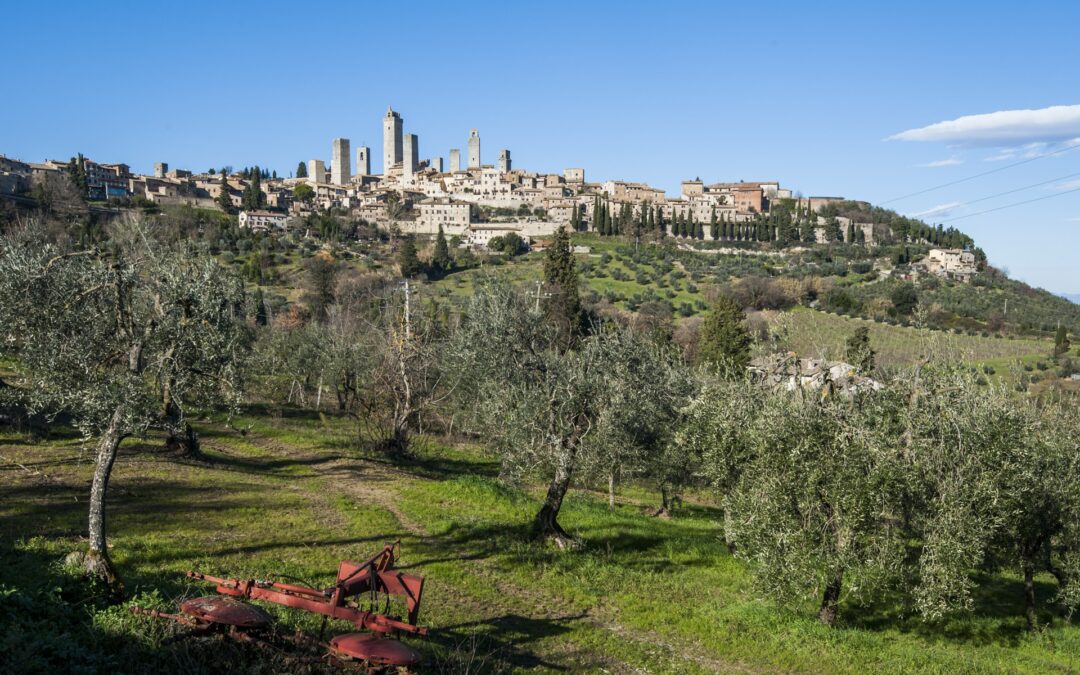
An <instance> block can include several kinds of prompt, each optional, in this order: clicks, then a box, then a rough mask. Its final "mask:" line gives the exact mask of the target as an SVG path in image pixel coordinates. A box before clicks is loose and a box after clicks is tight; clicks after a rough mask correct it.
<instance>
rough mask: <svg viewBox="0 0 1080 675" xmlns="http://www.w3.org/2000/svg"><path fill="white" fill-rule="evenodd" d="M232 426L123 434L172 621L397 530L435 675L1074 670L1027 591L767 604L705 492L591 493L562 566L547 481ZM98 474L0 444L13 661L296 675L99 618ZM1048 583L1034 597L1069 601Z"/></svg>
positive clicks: (146, 572)
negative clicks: (200, 577) (215, 588)
mask: <svg viewBox="0 0 1080 675" xmlns="http://www.w3.org/2000/svg"><path fill="white" fill-rule="evenodd" d="M237 426H239V427H241V428H244V429H246V430H247V433H246V434H245V435H241V434H240V433H237V432H236V431H232V430H229V429H227V428H226V427H225V426H224V425H223V424H221V423H220V422H209V421H208V422H205V423H203V424H202V425H201V429H200V431H201V433H202V436H203V439H204V444H205V450H206V455H207V461H192V460H184V459H180V458H178V457H175V456H171V455H170V454H169V453H167V452H166V451H165V450H164V449H163V447H162V445H161V443H160V441H158V440H155V439H148V440H145V441H141V442H140V441H129V442H126V443H125V444H124V446H123V448H122V457H121V458H120V460H119V461H118V463H117V466H116V469H115V472H114V481H113V487H112V493H111V499H110V503H109V509H110V516H111V520H110V526H111V530H112V539H111V543H112V545H113V549H112V555H113V558H114V560H115V562H116V563H117V564H118V565H119V568H120V571H121V574H122V576H123V577H124V579H125V580H126V582H127V589H128V592H129V595H131V596H132V597H133V600H132V602H137V603H139V604H142V605H148V606H154V607H158V608H160V609H170V608H172V607H174V606H175V602H176V601H177V600H178V599H180V598H183V597H189V596H194V595H202V594H206V593H207V592H208V591H209V588H207V587H205V586H202V585H197V584H191V583H189V582H188V580H186V579H185V578H184V577H183V572H184V571H186V570H188V569H199V570H202V571H205V572H209V573H213V574H225V575H235V576H246V575H253V576H260V577H262V576H269V575H289V576H292V577H296V578H299V579H303V580H305V581H307V582H310V583H314V584H317V585H321V584H323V583H327V582H329V581H330V580H331V579H332V576H333V572H334V570H335V568H336V564H337V562H338V560H340V559H342V558H352V559H357V558H364V557H366V556H367V555H369V554H370V553H372V552H374V551H375V550H377V549H378V548H379V547H381V545H382V544H383V543H385V542H388V541H393V540H396V539H400V540H401V542H402V548H403V554H404V556H403V560H402V565H403V567H405V568H406V569H408V570H410V571H413V572H417V573H421V574H424V575H425V576H426V577H427V586H426V590H425V598H424V603H423V609H422V612H421V620H422V622H423V623H424V624H426V625H428V626H430V628H431V635H430V636H429V637H428V638H426V639H423V640H414V641H412V644H414V645H415V646H417V648H419V649H420V650H421V651H423V652H424V653H425V654H426V655H427V656H428V657H429V659H430V663H429V667H428V669H430V670H442V671H445V672H463V671H464V670H465V665H466V663H470V662H471V664H472V666H473V667H474V669H473V671H472V672H476V668H475V666H477V665H481V666H486V667H489V668H491V669H492V670H495V669H512V670H533V671H541V672H548V671H573V672H620V673H622V672H669V673H695V672H728V671H738V672H747V671H750V672H760V671H765V672H773V671H786V672H830V673H834V672H842V673H862V672H868V671H881V670H886V669H888V670H893V671H898V672H942V673H944V672H950V673H956V672H963V673H976V672H1031V673H1035V672H1069V671H1076V670H1078V669H1080V629H1077V628H1073V627H1070V626H1066V625H1064V623H1063V621H1062V619H1060V618H1058V617H1052V616H1050V615H1049V614H1047V615H1045V616H1044V617H1043V618H1044V620H1045V621H1046V622H1047V623H1048V627H1047V628H1046V630H1044V631H1043V632H1041V633H1039V634H1034V635H1031V634H1028V633H1027V632H1026V631H1025V630H1024V628H1023V625H1024V622H1023V619H1022V616H1021V602H1020V601H1021V597H1022V595H1021V589H1020V584H1019V583H1018V581H1017V580H1016V579H1014V578H1004V577H1002V578H995V579H991V580H988V583H987V584H986V585H984V588H985V589H986V590H985V592H983V593H982V595H980V596H979V598H978V604H977V607H976V610H975V612H974V613H973V614H972V615H969V616H965V617H961V618H958V619H954V620H952V621H949V622H947V623H945V624H942V625H928V624H924V623H922V622H921V621H920V620H918V619H917V618H913V617H911V615H910V612H907V611H905V609H904V608H902V607H900V606H895V605H892V604H889V603H884V604H882V605H881V606H875V607H857V606H851V605H848V604H845V605H843V607H842V615H841V623H840V625H839V626H838V627H836V628H833V629H827V628H825V627H823V626H821V625H819V624H818V623H817V622H816V621H815V620H814V618H813V616H814V612H813V609H814V608H813V606H812V603H809V602H808V604H807V605H805V606H797V607H788V608H779V607H776V606H775V605H773V604H772V603H771V602H768V601H766V600H764V599H762V598H760V597H759V596H758V594H756V593H755V591H754V589H753V587H752V585H751V582H750V577H749V575H748V573H747V571H746V569H745V567H744V566H743V564H742V563H740V562H738V561H736V560H735V559H733V558H732V557H731V556H730V555H729V554H728V552H727V549H726V548H725V546H724V545H723V542H722V540H721V527H722V524H721V522H720V521H721V516H720V513H719V511H718V510H716V509H713V508H711V507H710V506H709V505H708V499H707V495H705V496H703V498H702V499H698V500H694V501H695V504H694V505H690V506H687V507H686V508H684V509H683V510H682V511H680V512H678V513H677V515H676V517H674V518H672V519H670V520H667V519H659V518H655V517H653V516H652V515H650V513H651V510H650V507H652V506H655V504H654V502H655V496H653V495H650V494H648V493H647V492H645V491H643V490H640V489H633V490H630V491H628V492H627V493H626V494H624V495H623V496H622V497H621V498H620V500H619V504H618V506H617V508H616V509H615V510H614V511H609V510H608V508H607V505H606V503H605V500H604V498H603V496H601V495H599V494H596V493H592V492H589V491H583V490H579V491H576V492H574V493H573V494H572V495H571V496H570V498H569V499H568V503H567V506H566V507H565V509H564V511H565V515H564V517H563V519H562V520H563V524H564V525H565V526H566V527H567V528H568V529H569V530H571V531H572V532H574V533H575V534H577V535H579V536H581V537H582V538H583V539H584V541H585V548H584V550H583V551H579V552H573V553H564V552H560V551H557V550H555V549H552V548H546V547H543V546H538V545H534V544H531V543H529V542H528V541H527V540H526V538H525V534H524V533H525V526H526V524H527V523H528V521H529V519H530V517H531V515H532V514H533V513H534V512H535V510H536V508H537V505H538V503H539V499H538V494H537V491H536V488H535V487H534V486H528V485H526V486H522V487H520V488H511V487H507V486H504V485H503V484H501V483H500V482H499V481H498V480H497V479H496V474H497V464H496V462H495V461H494V460H493V458H491V457H490V456H488V455H486V454H485V453H484V452H483V451H481V450H480V449H478V448H475V447H472V446H464V445H447V444H445V443H443V442H441V441H438V440H434V439H425V440H424V441H423V442H422V443H421V444H420V445H421V447H420V449H419V452H418V456H417V457H416V458H415V459H413V460H410V461H408V462H397V463H391V462H388V461H386V460H384V459H382V458H378V457H371V456H366V455H364V454H361V453H359V452H357V451H355V450H352V449H351V443H350V436H351V431H352V430H351V427H350V426H349V424H348V423H347V422H345V421H342V420H339V419H336V418H333V417H328V416H319V415H314V414H303V413H299V412H292V413H290V412H289V411H285V414H281V413H280V412H279V413H271V412H267V411H261V412H260V414H259V415H258V416H254V415H252V416H249V417H246V418H243V419H241V420H239V421H238V422H237ZM90 471H91V455H90V454H89V453H88V452H87V451H86V450H85V449H84V448H83V446H82V444H81V443H80V442H79V440H78V439H76V438H73V437H69V436H63V435H60V436H54V437H52V438H46V439H31V438H28V437H26V436H25V435H23V434H17V433H13V432H8V433H5V434H4V435H3V436H0V485H2V494H3V499H2V501H0V569H2V570H3V572H2V574H0V654H4V657H3V658H0V671H5V670H7V671H14V672H28V671H37V672H59V671H66V672H104V671H109V672H147V671H149V670H154V669H158V670H165V671H170V672H178V671H183V672H222V671H224V670H234V671H238V672H247V671H253V672H272V671H275V670H276V671H280V670H283V669H287V668H284V667H283V666H282V664H280V663H274V662H273V661H272V660H268V658H267V657H266V655H265V654H264V653H261V652H257V651H256V652H253V651H251V650H250V649H247V648H242V647H237V646H234V645H232V644H231V643H225V644H221V643H217V642H212V643H202V642H196V641H182V642H179V643H176V644H173V645H170V646H161V645H160V643H159V641H160V640H161V638H162V637H164V636H165V635H166V634H167V629H166V626H165V625H163V624H161V623H155V622H154V621H153V620H150V619H144V618H141V617H133V616H131V615H130V614H129V613H127V612H126V611H125V609H124V607H108V606H106V605H105V604H104V603H102V602H101V601H100V600H98V599H96V598H97V596H96V595H95V594H94V593H92V589H89V588H87V587H86V585H85V583H84V582H82V581H81V580H80V579H79V577H78V575H77V574H76V573H75V572H74V571H73V570H70V569H67V568H65V566H64V564H63V559H64V556H65V555H66V554H67V553H69V552H71V551H75V550H78V549H80V548H81V547H82V546H84V539H83V536H84V531H85V516H86V513H85V511H86V507H85V499H86V495H87V492H88V481H89V476H90ZM1038 590H1039V594H1040V599H1041V600H1045V599H1047V598H1048V597H1049V595H1050V593H1051V592H1052V591H1051V587H1050V584H1048V583H1041V584H1040V586H1039V589H1038ZM270 609H271V611H273V612H275V613H277V614H278V615H279V617H280V619H281V621H282V623H283V624H284V625H285V626H287V627H290V628H291V627H294V626H296V627H303V628H307V629H313V630H317V629H318V625H317V624H318V622H317V621H316V620H315V619H314V618H313V617H311V616H308V615H303V614H299V613H296V612H292V611H281V610H278V609H277V608H270ZM332 628H333V629H335V630H338V631H342V632H344V631H345V629H346V628H347V627H346V626H344V625H336V626H332ZM481 662H482V663H481ZM2 664H6V665H2ZM482 669H483V668H481V670H482Z"/></svg>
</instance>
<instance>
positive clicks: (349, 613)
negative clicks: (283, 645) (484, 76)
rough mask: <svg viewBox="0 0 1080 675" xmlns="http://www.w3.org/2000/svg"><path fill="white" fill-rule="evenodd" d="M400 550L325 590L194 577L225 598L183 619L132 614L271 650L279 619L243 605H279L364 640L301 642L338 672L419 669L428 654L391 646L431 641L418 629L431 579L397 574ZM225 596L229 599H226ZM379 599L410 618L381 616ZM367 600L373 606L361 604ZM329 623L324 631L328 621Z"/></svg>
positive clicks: (185, 607)
mask: <svg viewBox="0 0 1080 675" xmlns="http://www.w3.org/2000/svg"><path fill="white" fill-rule="evenodd" d="M397 550H398V545H397V544H387V545H386V546H385V547H384V548H383V550H382V551H380V552H379V553H378V554H377V555H375V556H372V557H371V558H370V559H369V560H367V561H365V562H362V563H354V562H349V561H347V560H343V561H342V562H341V564H340V565H338V573H337V581H336V583H335V584H334V585H333V586H331V587H330V588H327V589H326V590H318V589H314V588H307V587H305V586H297V585H294V584H286V583H281V582H277V581H273V580H258V579H223V578H220V577H214V576H210V575H209V574H202V573H200V572H188V573H187V576H189V577H191V578H192V579H198V580H199V581H207V582H210V583H212V584H216V586H217V589H216V590H217V592H218V593H220V594H221V595H220V596H208V597H203V598H193V599H191V600H187V601H185V602H183V603H182V604H181V605H180V613H179V614H167V613H164V612H158V611H155V610H149V609H143V608H140V607H133V608H132V611H134V612H136V613H138V614H146V615H149V616H154V617H157V618H162V619H171V620H173V621H177V622H179V623H182V624H185V625H188V626H191V627H192V628H193V629H195V630H197V631H200V632H209V631H218V632H222V633H225V634H226V635H229V636H230V637H233V638H236V639H239V640H242V641H247V642H255V643H262V644H266V643H265V641H264V640H263V639H262V638H261V637H259V636H258V634H259V633H260V631H262V630H264V629H266V628H268V627H269V626H270V625H271V623H272V622H273V619H272V617H271V616H270V615H269V614H267V613H266V612H265V611H263V610H262V609H260V608H258V607H256V606H254V605H251V604H248V603H247V602H244V600H262V601H264V602H271V603H274V604H276V605H283V606H285V607H292V608H295V609H301V610H305V611H308V612H313V613H315V614H321V615H322V616H324V617H326V619H338V620H341V621H348V622H349V623H351V624H353V626H355V627H356V629H357V630H358V631H367V632H362V633H347V634H344V635H338V636H337V637H335V638H333V639H332V640H330V642H329V643H328V644H327V643H321V642H318V641H316V640H313V639H310V638H307V639H304V638H297V639H294V640H293V641H294V642H300V643H304V644H307V645H311V644H316V645H322V646H324V647H325V648H326V649H327V657H328V660H329V661H330V662H332V663H335V664H337V665H349V664H358V665H363V666H406V667H407V666H415V665H417V664H419V663H420V661H421V655H420V653H419V652H417V651H416V650H414V649H413V648H411V647H409V646H407V645H405V644H402V643H401V642H398V641H397V640H394V639H392V638H391V637H390V636H393V635H398V634H409V635H426V634H427V629H426V628H423V627H421V626H419V625H418V624H417V619H418V616H419V614H420V598H421V596H422V595H423V592H424V578H423V577H419V576H416V575H412V574H405V573H403V572H399V571H397V570H395V569H394V563H395V561H396V559H397V558H396V555H395V553H396V551H397ZM222 596H225V597H222ZM380 596H382V599H383V600H384V601H385V607H386V610H384V611H388V609H389V603H390V599H391V598H398V599H400V600H402V601H403V602H404V603H405V609H406V616H404V617H398V616H390V615H388V614H386V613H379V612H377V611H376V609H377V608H378V607H379V603H380ZM365 598H366V599H367V600H368V603H367V607H366V608H363V607H361V604H360V601H361V600H363V599H365ZM326 619H324V624H323V625H324V626H325V620H326Z"/></svg>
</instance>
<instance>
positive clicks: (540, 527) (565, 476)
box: [533, 446, 578, 548]
mask: <svg viewBox="0 0 1080 675" xmlns="http://www.w3.org/2000/svg"><path fill="white" fill-rule="evenodd" d="M576 456H577V449H576V448H575V447H573V446H571V447H570V448H566V449H565V451H564V452H563V453H562V457H561V459H560V461H559V463H558V465H557V466H556V467H555V475H554V477H552V479H551V484H550V485H549V486H548V491H547V495H546V496H545V497H544V505H543V506H542V507H540V512H539V513H537V514H536V519H535V520H534V521H533V537H535V538H536V539H550V540H551V541H553V542H555V544H556V545H557V546H558V547H559V548H576V547H577V545H578V542H577V541H576V540H575V539H574V538H573V537H571V536H570V535H569V534H567V533H566V531H565V530H563V529H562V526H560V525H559V520H558V519H559V509H561V508H562V503H563V498H564V497H566V491H567V490H569V489H570V479H571V478H572V477H573V474H574V460H575V458H576Z"/></svg>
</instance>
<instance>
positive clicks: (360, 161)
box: [356, 145, 371, 176]
mask: <svg viewBox="0 0 1080 675" xmlns="http://www.w3.org/2000/svg"><path fill="white" fill-rule="evenodd" d="M356 173H357V175H360V176H370V175H371V148H369V147H368V146H366V145H361V146H360V147H359V148H357V149H356Z"/></svg>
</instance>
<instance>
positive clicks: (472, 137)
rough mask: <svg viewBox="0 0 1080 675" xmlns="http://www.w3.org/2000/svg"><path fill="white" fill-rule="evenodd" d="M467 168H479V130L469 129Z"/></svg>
mask: <svg viewBox="0 0 1080 675" xmlns="http://www.w3.org/2000/svg"><path fill="white" fill-rule="evenodd" d="M469 168H470V169H479V168H480V132H479V131H477V130H476V129H470V130H469Z"/></svg>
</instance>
